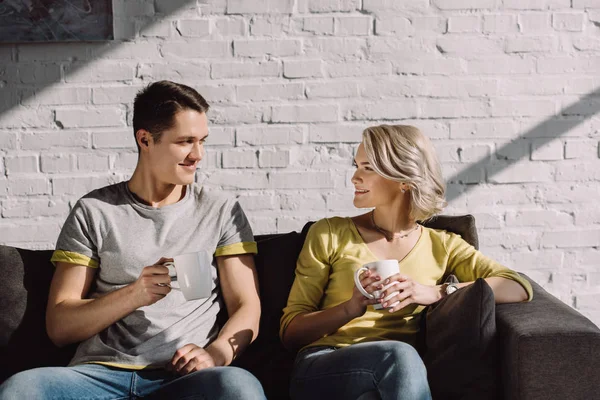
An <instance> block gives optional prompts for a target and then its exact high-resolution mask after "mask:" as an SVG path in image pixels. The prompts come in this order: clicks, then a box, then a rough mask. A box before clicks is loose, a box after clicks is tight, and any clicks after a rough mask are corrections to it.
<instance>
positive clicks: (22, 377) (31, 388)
mask: <svg viewBox="0 0 600 400" xmlns="http://www.w3.org/2000/svg"><path fill="white" fill-rule="evenodd" d="M43 383H44V379H43V378H42V374H40V372H39V370H37V369H32V370H28V371H23V372H19V373H17V374H15V375H13V376H11V377H10V378H8V379H7V380H6V381H4V383H2V385H0V400H13V399H15V400H17V399H41V398H43V397H44V392H45V391H44V388H43V387H42V385H43Z"/></svg>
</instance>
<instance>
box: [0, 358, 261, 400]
mask: <svg viewBox="0 0 600 400" xmlns="http://www.w3.org/2000/svg"><path fill="white" fill-rule="evenodd" d="M138 398H148V399H169V400H175V399H206V400H209V399H210V400H212V399H226V400H229V399H232V400H233V399H236V400H237V399H248V400H255V399H256V400H258V399H261V400H262V399H265V395H264V392H263V389H262V386H261V385H260V383H259V381H258V380H257V379H256V378H255V377H254V375H252V374H251V373H249V372H248V371H245V370H243V369H240V368H236V367H217V368H208V369H204V370H201V371H197V372H194V373H191V374H188V375H185V376H181V377H178V376H176V375H173V374H172V373H170V372H167V371H165V370H162V369H155V370H137V371H132V370H124V369H118V368H112V367H106V366H104V365H99V364H82V365H77V366H74V367H48V368H35V369H31V370H28V371H23V372H20V373H18V374H15V375H13V376H12V377H10V378H9V379H7V380H6V381H5V382H4V383H3V384H2V386H0V399H1V400H8V399H18V400H22V399H36V400H38V399H61V400H63V399H78V400H84V399H90V400H91V399H94V400H96V399H107V400H108V399H111V400H116V399H138Z"/></svg>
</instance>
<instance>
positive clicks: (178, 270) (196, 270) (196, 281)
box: [163, 251, 213, 300]
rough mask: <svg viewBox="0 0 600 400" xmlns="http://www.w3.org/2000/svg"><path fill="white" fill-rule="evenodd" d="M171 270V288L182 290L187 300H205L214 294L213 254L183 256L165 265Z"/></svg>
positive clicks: (197, 253)
mask: <svg viewBox="0 0 600 400" xmlns="http://www.w3.org/2000/svg"><path fill="white" fill-rule="evenodd" d="M163 265H164V266H165V267H167V268H169V276H170V277H171V288H173V289H176V290H177V289H181V292H182V293H183V297H185V299H186V300H194V299H204V298H207V297H209V296H210V295H211V293H212V283H213V282H212V273H211V267H212V254H209V253H208V252H206V251H200V252H196V253H187V254H181V255H178V256H175V257H173V261H172V262H171V261H168V262H166V263H164V264H163Z"/></svg>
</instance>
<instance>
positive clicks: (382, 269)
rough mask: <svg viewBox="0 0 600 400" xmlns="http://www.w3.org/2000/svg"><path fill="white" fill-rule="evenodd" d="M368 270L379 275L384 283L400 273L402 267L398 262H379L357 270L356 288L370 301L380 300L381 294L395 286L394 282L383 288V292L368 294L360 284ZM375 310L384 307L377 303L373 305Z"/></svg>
mask: <svg viewBox="0 0 600 400" xmlns="http://www.w3.org/2000/svg"><path fill="white" fill-rule="evenodd" d="M367 270H370V271H371V272H373V273H375V274H377V275H379V277H380V278H381V282H383V281H385V280H386V279H387V278H389V277H390V276H392V275H394V274H397V273H398V272H400V266H399V265H398V260H378V261H373V262H370V263H367V264H365V265H363V266H362V267H360V268H359V269H357V270H356V272H355V273H354V284H355V285H356V288H357V289H358V290H359V291H360V292H361V293H362V295H363V296H365V297H367V298H369V299H378V298H379V296H381V292H383V291H384V290H386V289H387V288H389V287H391V286H393V285H394V282H391V283H389V284H388V285H385V286H384V287H383V288H381V290H375V291H373V293H368V292H367V291H366V290H365V289H364V288H363V287H362V285H361V284H360V276H361V275H362V273H363V272H366V271H367ZM394 305H395V303H394V304H390V305H389V306H388V308H389V307H393V306H394ZM373 308H374V309H375V310H381V309H382V308H383V306H382V305H381V303H375V304H373Z"/></svg>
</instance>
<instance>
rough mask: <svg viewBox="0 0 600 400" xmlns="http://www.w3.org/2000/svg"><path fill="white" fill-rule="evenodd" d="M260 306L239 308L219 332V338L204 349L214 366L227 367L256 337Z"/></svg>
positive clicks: (253, 305) (249, 305) (246, 305)
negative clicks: (211, 358) (209, 355)
mask: <svg viewBox="0 0 600 400" xmlns="http://www.w3.org/2000/svg"><path fill="white" fill-rule="evenodd" d="M259 321H260V305H258V304H245V305H242V306H240V308H238V309H237V310H236V311H235V312H234V313H233V314H232V315H231V316H230V317H229V320H228V321H227V323H226V324H225V325H224V326H223V329H221V332H219V336H218V337H217V339H215V341H214V342H212V343H211V344H210V345H208V346H207V347H206V351H208V352H209V353H210V354H211V355H212V357H213V359H214V360H215V364H216V365H219V366H223V365H229V364H231V362H232V361H233V360H234V359H235V358H237V356H238V355H239V354H241V353H242V352H243V351H244V349H246V347H248V345H250V343H252V341H254V339H256V336H258V325H259Z"/></svg>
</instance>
